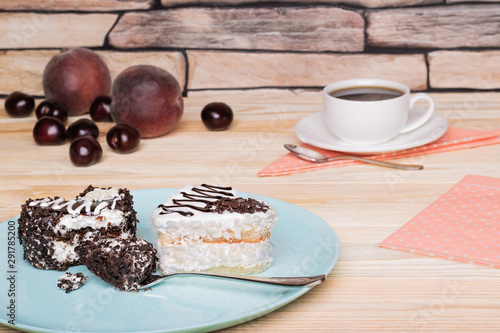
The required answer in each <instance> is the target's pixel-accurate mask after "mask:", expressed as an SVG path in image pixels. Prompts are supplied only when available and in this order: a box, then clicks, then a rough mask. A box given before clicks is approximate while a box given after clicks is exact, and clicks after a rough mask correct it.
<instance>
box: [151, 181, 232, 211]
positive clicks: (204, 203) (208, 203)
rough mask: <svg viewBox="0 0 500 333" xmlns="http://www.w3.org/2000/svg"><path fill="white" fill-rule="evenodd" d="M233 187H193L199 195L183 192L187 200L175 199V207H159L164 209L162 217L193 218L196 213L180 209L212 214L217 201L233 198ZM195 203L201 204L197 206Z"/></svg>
mask: <svg viewBox="0 0 500 333" xmlns="http://www.w3.org/2000/svg"><path fill="white" fill-rule="evenodd" d="M232 189H233V188H232V187H221V186H215V185H207V184H202V185H201V186H199V187H193V189H192V191H193V192H195V193H198V194H191V193H186V192H181V194H182V197H183V198H185V199H173V200H172V203H173V205H168V206H167V205H159V206H158V207H159V208H161V209H162V211H161V213H160V215H165V214H173V213H177V214H180V215H182V216H193V215H194V213H193V212H190V211H186V210H179V209H178V208H191V209H194V210H197V211H200V212H205V213H208V212H212V211H213V207H214V202H215V201H216V200H219V199H222V198H227V197H233V196H234V195H233V193H231V192H230V191H231V190H232ZM195 203H200V204H201V205H199V206H197V205H195Z"/></svg>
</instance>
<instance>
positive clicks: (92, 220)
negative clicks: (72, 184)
mask: <svg viewBox="0 0 500 333" xmlns="http://www.w3.org/2000/svg"><path fill="white" fill-rule="evenodd" d="M132 204H133V200H132V196H131V194H130V192H129V191H128V190H127V189H119V188H111V187H110V188H96V187H93V186H89V187H87V189H85V190H84V191H83V192H82V193H80V194H79V195H78V196H77V197H76V198H75V199H71V200H65V199H63V198H60V197H54V198H43V199H37V200H32V199H29V200H27V201H26V203H25V204H24V205H22V210H21V215H20V217H19V220H18V224H19V229H18V234H19V242H20V243H21V245H22V246H23V249H24V259H25V260H27V261H28V262H29V263H30V264H31V265H33V266H34V267H36V268H41V269H55V270H61V271H64V270H66V269H67V268H68V267H70V266H76V265H80V264H81V260H80V255H79V254H78V253H77V252H78V251H76V248H77V247H80V248H81V250H82V251H83V249H84V248H85V246H86V244H91V243H92V242H95V241H96V240H98V239H100V238H102V237H111V238H117V237H121V238H127V237H133V236H135V234H136V229H137V222H138V221H137V218H136V212H135V210H134V209H133V207H132Z"/></svg>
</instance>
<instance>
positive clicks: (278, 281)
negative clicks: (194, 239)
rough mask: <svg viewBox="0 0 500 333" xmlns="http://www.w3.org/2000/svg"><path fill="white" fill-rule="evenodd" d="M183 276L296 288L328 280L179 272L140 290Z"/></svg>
mask: <svg viewBox="0 0 500 333" xmlns="http://www.w3.org/2000/svg"><path fill="white" fill-rule="evenodd" d="M181 275H198V276H205V277H211V278H219V279H234V280H241V281H249V282H259V283H266V284H274V285H280V286H295V287H298V286H305V287H313V286H316V285H318V284H320V283H321V282H323V281H325V280H326V275H315V276H302V277H263V276H241V275H224V274H211V273H202V272H179V273H172V274H167V275H163V276H157V277H156V278H157V279H156V280H155V281H153V282H150V283H148V284H146V285H142V286H139V288H138V289H139V290H142V289H147V288H150V287H152V286H154V285H156V284H158V283H160V282H162V281H164V280H166V279H169V278H171V277H174V276H181Z"/></svg>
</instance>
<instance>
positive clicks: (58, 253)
mask: <svg viewBox="0 0 500 333" xmlns="http://www.w3.org/2000/svg"><path fill="white" fill-rule="evenodd" d="M76 245H77V244H69V243H66V242H60V241H56V242H54V255H53V256H52V257H53V258H54V259H56V260H57V261H60V262H67V261H73V260H75V259H77V258H78V255H77V254H76V252H75V247H76Z"/></svg>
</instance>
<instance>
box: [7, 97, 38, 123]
mask: <svg viewBox="0 0 500 333" xmlns="http://www.w3.org/2000/svg"><path fill="white" fill-rule="evenodd" d="M4 106H5V111H6V112H7V113H8V114H9V116H11V117H16V118H20V117H27V116H29V115H30V114H31V112H33V110H34V109H35V99H34V98H33V97H31V96H30V95H28V94H25V93H23V92H20V91H14V92H13V93H11V94H10V95H9V96H7V98H6V99H5V103H4Z"/></svg>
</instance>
